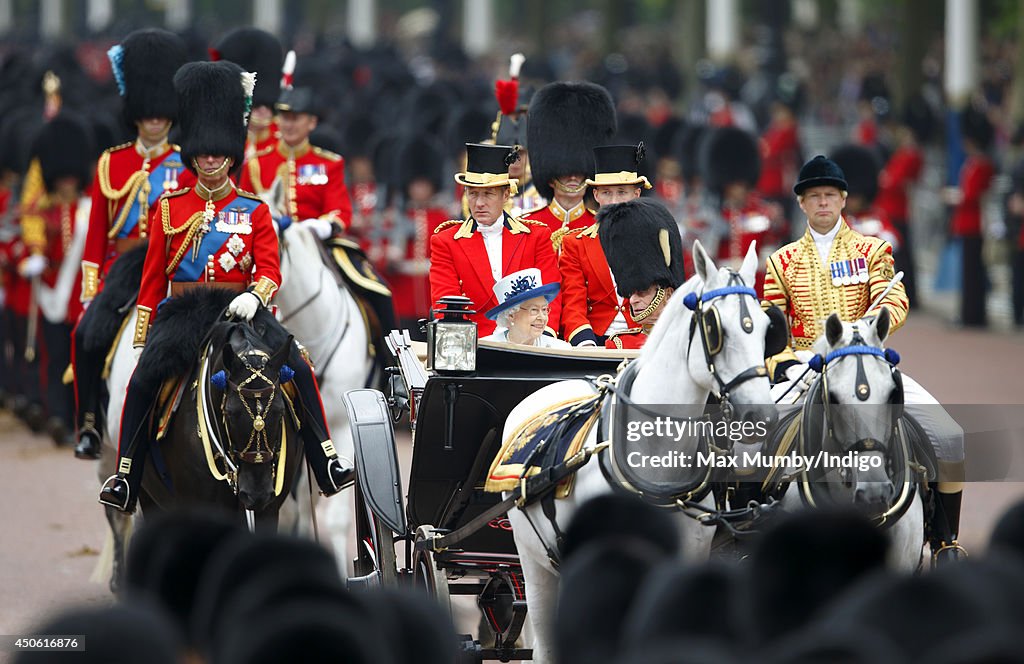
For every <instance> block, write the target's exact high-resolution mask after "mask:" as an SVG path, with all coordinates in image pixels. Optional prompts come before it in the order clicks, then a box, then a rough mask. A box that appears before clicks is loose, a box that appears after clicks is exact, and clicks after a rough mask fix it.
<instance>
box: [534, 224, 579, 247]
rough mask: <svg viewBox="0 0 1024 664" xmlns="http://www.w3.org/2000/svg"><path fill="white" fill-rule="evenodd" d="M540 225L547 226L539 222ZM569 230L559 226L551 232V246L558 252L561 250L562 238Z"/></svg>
mask: <svg viewBox="0 0 1024 664" xmlns="http://www.w3.org/2000/svg"><path fill="white" fill-rule="evenodd" d="M541 226H547V224H544V223H541ZM570 232H572V231H570V230H569V229H568V228H559V229H558V230H557V231H555V232H554V233H552V234H551V248H552V249H554V250H555V253H558V252H559V251H561V250H562V239H563V238H565V236H566V235H568V234H569V233H570Z"/></svg>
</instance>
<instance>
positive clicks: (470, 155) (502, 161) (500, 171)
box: [455, 143, 519, 194]
mask: <svg viewBox="0 0 1024 664" xmlns="http://www.w3.org/2000/svg"><path fill="white" fill-rule="evenodd" d="M518 158H519V154H518V152H517V151H516V150H513V149H512V148H511V147H510V146H508V145H484V144H482V143H466V171H465V172H464V173H456V174H455V181H456V182H458V183H459V184H461V185H463V186H465V187H505V186H510V187H512V193H513V194H514V193H516V185H518V184H519V181H518V180H516V179H515V178H510V177H509V176H508V167H509V166H511V165H512V164H514V163H515V162H516V160H517V159H518Z"/></svg>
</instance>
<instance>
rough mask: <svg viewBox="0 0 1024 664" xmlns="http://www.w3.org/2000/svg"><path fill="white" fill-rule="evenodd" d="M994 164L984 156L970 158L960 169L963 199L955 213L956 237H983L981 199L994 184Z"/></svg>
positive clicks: (954, 233) (953, 228)
mask: <svg viewBox="0 0 1024 664" xmlns="http://www.w3.org/2000/svg"><path fill="white" fill-rule="evenodd" d="M994 172H995V171H994V169H993V167H992V162H991V161H989V160H988V158H987V157H984V156H976V157H969V158H968V159H967V161H965V162H964V165H963V166H962V167H961V168H960V192H961V194H962V195H963V198H961V199H960V203H959V204H958V205H957V206H956V209H955V210H954V211H953V218H952V223H951V226H952V231H953V235H954V236H955V237H979V236H981V199H982V197H983V196H984V195H985V192H986V191H988V188H989V185H990V184H992V176H993V174H994Z"/></svg>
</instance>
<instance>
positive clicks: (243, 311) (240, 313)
mask: <svg viewBox="0 0 1024 664" xmlns="http://www.w3.org/2000/svg"><path fill="white" fill-rule="evenodd" d="M259 308H260V299H259V298H258V297H256V296H255V295H253V294H252V293H249V292H246V293H242V294H241V295H238V296H236V297H235V299H233V300H231V304H229V305H228V313H229V314H231V315H232V316H234V317H235V318H241V319H242V320H244V321H250V320H252V317H253V316H255V315H256V311H257V310H258V309H259Z"/></svg>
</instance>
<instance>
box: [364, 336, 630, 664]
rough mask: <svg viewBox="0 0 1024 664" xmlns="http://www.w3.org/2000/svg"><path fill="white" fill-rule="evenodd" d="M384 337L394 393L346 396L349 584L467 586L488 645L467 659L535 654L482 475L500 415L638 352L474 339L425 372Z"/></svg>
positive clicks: (446, 594)
mask: <svg viewBox="0 0 1024 664" xmlns="http://www.w3.org/2000/svg"><path fill="white" fill-rule="evenodd" d="M388 345H389V347H390V348H391V349H392V351H393V352H394V353H395V356H396V358H397V359H398V362H399V366H398V368H397V369H396V371H395V373H394V375H393V378H392V381H391V386H390V392H391V394H390V395H387V396H386V395H384V394H383V393H382V392H379V391H377V390H354V391H351V392H349V393H348V394H347V395H346V398H345V402H346V406H347V407H348V411H349V417H350V421H351V426H352V433H353V441H354V443H355V454H356V465H357V470H358V474H359V486H358V487H357V489H356V504H357V508H356V511H357V514H356V535H357V541H358V544H357V545H358V547H359V550H358V553H357V557H356V560H355V575H356V576H355V577H354V578H352V579H350V584H356V585H358V584H391V583H396V582H408V583H410V584H411V585H413V586H415V587H419V588H422V589H425V590H426V591H428V592H430V593H431V594H433V595H435V596H436V597H437V598H438V599H439V600H440V601H441V603H442V604H443V605H445V606H450V603H449V602H450V597H451V596H454V595H473V596H475V597H476V601H477V604H478V605H479V607H480V610H481V612H482V618H483V619H482V623H481V625H486V628H484V627H482V629H481V631H482V632H484V633H485V634H486V633H487V632H490V634H491V635H492V636H493V642H491V643H481V642H480V641H478V640H474V639H473V638H472V637H470V636H463V644H462V652H463V654H464V656H466V657H467V659H468V661H479V660H481V659H500V660H502V661H509V660H513V659H529V658H530V656H531V651H530V650H529V649H525V648H521V647H519V646H517V640H518V639H519V637H520V634H521V630H522V628H523V625H524V622H525V619H526V598H525V593H524V583H523V575H522V570H521V568H520V562H519V556H518V555H517V554H516V547H515V543H514V542H513V539H512V532H511V528H510V525H509V522H508V519H507V518H506V516H505V515H504V514H503V513H502V514H494V513H493V512H494V510H495V509H496V506H498V505H499V504H500V503H502V499H501V496H500V495H499V494H496V493H485V492H484V491H483V490H482V487H483V484H484V479H485V477H486V475H487V472H488V470H489V467H490V465H491V462H492V460H493V459H494V458H495V455H496V454H497V453H498V451H499V447H500V445H501V442H502V430H503V428H504V425H505V420H506V418H507V416H508V414H509V412H511V410H512V409H513V408H514V407H515V406H517V405H518V404H519V403H520V402H521V401H523V399H525V398H526V397H527V396H528V395H530V394H531V393H533V392H534V391H536V390H537V389H539V388H541V387H543V386H545V385H550V384H552V383H554V382H556V381H560V380H565V379H568V378H582V377H584V376H597V375H601V374H612V375H614V374H615V372H616V370H617V368H618V367H619V365H620V364H621V363H622V361H623V359H624V358H626V357H629V356H635V355H636V351H620V352H618V353H616V352H613V351H604V350H598V351H590V352H586V351H584V352H580V351H575V352H566V351H558V350H553V349H532V348H531V349H525V348H524V349H517V348H516V347H514V346H510V345H508V344H499V343H492V342H487V341H482V342H480V345H479V348H478V349H477V351H476V370H475V371H473V372H472V373H464V372H455V373H452V372H444V371H435V372H432V373H428V372H427V371H426V369H425V368H424V366H423V365H422V364H421V363H420V360H419V358H418V354H417V352H416V350H414V347H413V344H411V343H410V342H409V338H408V335H407V334H402V333H399V332H393V333H392V334H391V335H390V337H389V338H388ZM418 346H420V349H421V351H422V344H418ZM405 413H407V414H408V418H409V424H410V425H411V429H412V433H413V453H412V463H411V467H410V471H409V483H408V489H407V496H406V495H403V485H402V480H401V472H400V469H399V464H398V450H397V448H396V444H395V437H394V429H393V426H392V423H393V422H395V421H397V420H398V419H399V418H400V417H402V415H403V414H405ZM498 509H500V507H498ZM438 537H443V538H444V539H443V540H437V539H436V538H438ZM439 541H440V542H442V544H441V545H439V544H438V542H439ZM396 543H397V544H398V550H399V555H397V556H396V552H395V544H396Z"/></svg>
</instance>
